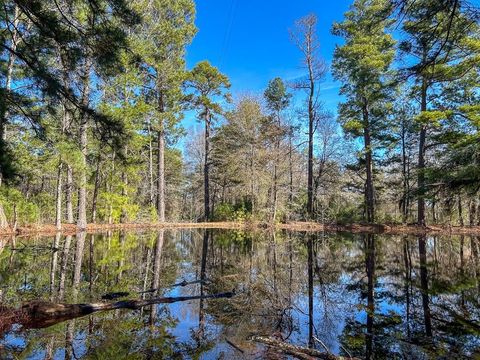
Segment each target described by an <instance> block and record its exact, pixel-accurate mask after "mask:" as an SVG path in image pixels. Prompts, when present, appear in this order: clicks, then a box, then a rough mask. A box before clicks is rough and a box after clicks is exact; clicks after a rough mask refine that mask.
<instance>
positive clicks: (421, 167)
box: [417, 77, 428, 226]
mask: <svg viewBox="0 0 480 360" xmlns="http://www.w3.org/2000/svg"><path fill="white" fill-rule="evenodd" d="M427 86H428V84H427V79H426V78H425V77H423V79H422V93H421V108H420V111H422V112H423V111H427ZM426 138H427V126H426V125H422V126H421V129H420V139H419V143H418V175H417V176H418V214H417V215H418V219H417V222H418V225H420V226H425V225H426V222H425V142H426Z"/></svg>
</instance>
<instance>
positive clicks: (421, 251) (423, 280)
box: [418, 236, 432, 337]
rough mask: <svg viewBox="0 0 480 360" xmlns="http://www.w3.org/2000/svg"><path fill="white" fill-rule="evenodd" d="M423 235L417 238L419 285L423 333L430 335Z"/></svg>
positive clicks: (430, 322) (425, 251) (425, 253)
mask: <svg viewBox="0 0 480 360" xmlns="http://www.w3.org/2000/svg"><path fill="white" fill-rule="evenodd" d="M426 242H427V240H426V238H425V236H421V237H419V238H418V252H419V254H420V286H421V289H422V305H423V318H424V324H425V334H426V335H427V336H428V337H431V336H432V320H431V315H430V298H429V294H428V269H427V246H426Z"/></svg>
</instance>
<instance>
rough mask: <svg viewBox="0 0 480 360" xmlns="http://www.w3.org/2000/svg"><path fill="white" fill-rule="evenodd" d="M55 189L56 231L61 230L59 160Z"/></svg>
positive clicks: (61, 167)
mask: <svg viewBox="0 0 480 360" xmlns="http://www.w3.org/2000/svg"><path fill="white" fill-rule="evenodd" d="M57 169H58V170H57V188H56V193H55V226H56V228H57V230H62V172H63V163H62V159H61V158H60V160H59V164H58V167H57Z"/></svg>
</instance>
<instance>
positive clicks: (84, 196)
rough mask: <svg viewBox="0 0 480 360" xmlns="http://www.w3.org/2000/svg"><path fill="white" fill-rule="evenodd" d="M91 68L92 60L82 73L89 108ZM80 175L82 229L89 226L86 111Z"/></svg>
mask: <svg viewBox="0 0 480 360" xmlns="http://www.w3.org/2000/svg"><path fill="white" fill-rule="evenodd" d="M90 69H91V60H90V59H87V60H86V63H85V69H84V74H83V75H82V82H83V93H82V106H83V107H84V108H87V107H88V106H89V103H90ZM79 136H80V167H81V169H80V175H79V189H78V219H77V226H78V227H79V228H80V230H85V229H86V228H87V155H88V115H87V113H86V112H85V111H83V112H82V114H81V119H80V127H79Z"/></svg>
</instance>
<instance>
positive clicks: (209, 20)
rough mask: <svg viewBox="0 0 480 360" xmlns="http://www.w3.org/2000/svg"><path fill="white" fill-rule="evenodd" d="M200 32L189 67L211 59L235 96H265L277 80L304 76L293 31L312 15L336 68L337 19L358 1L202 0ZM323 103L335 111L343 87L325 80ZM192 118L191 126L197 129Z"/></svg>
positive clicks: (324, 54)
mask: <svg viewBox="0 0 480 360" xmlns="http://www.w3.org/2000/svg"><path fill="white" fill-rule="evenodd" d="M196 3H197V20H196V24H197V27H198V33H197V35H196V37H195V39H194V40H193V43H192V44H191V45H190V46H189V48H188V53H187V66H188V67H189V68H191V67H193V66H194V65H195V64H196V63H197V62H198V61H202V60H208V61H210V63H212V64H213V65H214V66H217V67H218V68H219V69H220V71H222V72H223V73H225V74H226V75H228V77H229V78H230V81H231V83H232V93H233V95H234V96H235V95H239V94H242V93H249V94H251V93H253V94H262V93H263V90H264V89H265V87H266V85H267V83H268V81H269V80H270V79H272V78H275V77H277V76H279V77H281V78H283V79H285V80H293V79H295V78H297V77H300V76H302V75H303V74H304V72H303V71H302V69H301V68H300V61H301V54H300V52H299V51H298V50H297V48H296V47H295V46H294V45H293V44H292V43H291V42H290V39H289V33H288V29H289V28H291V27H292V26H293V24H294V22H295V20H297V19H299V18H301V17H302V16H305V15H307V14H309V13H312V12H313V13H315V14H316V15H317V16H318V18H319V23H318V36H319V40H320V44H321V51H320V53H321V56H322V57H323V58H324V59H325V61H326V62H327V63H328V64H330V63H331V60H332V54H333V50H334V48H335V44H336V43H337V42H340V41H341V39H339V38H337V37H335V36H333V35H331V33H330V30H331V27H332V23H333V22H334V21H341V20H342V18H343V14H344V12H345V11H347V10H348V8H349V6H350V4H351V3H352V0H332V1H324V0H277V1H273V0H197V1H196ZM322 88H323V91H322V100H323V101H324V104H325V106H326V107H327V108H328V109H330V110H332V111H334V110H336V107H337V103H338V100H339V96H338V84H336V83H334V82H333V81H332V79H331V77H327V79H326V80H325V82H324V84H323V86H322ZM192 120H193V119H191V114H187V116H186V120H185V125H186V126H187V127H189V126H191V125H192Z"/></svg>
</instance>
